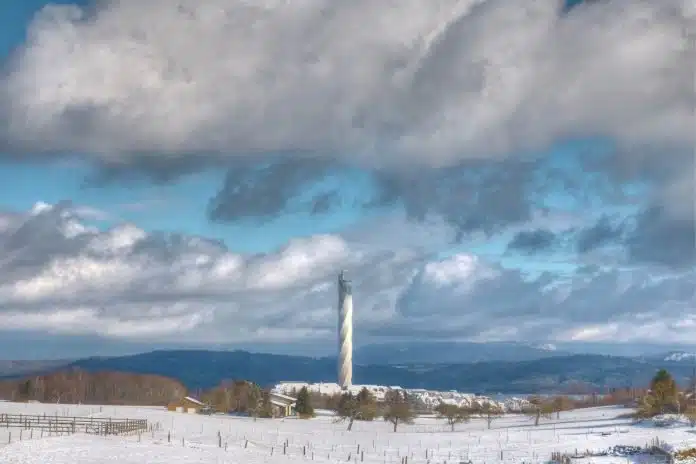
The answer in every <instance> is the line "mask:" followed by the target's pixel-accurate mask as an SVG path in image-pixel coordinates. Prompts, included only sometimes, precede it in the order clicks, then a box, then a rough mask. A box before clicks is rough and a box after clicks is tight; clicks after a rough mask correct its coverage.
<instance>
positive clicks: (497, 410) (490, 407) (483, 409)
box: [477, 402, 504, 429]
mask: <svg viewBox="0 0 696 464" xmlns="http://www.w3.org/2000/svg"><path fill="white" fill-rule="evenodd" d="M477 412H478V413H479V414H481V415H482V416H483V417H484V418H485V419H486V425H487V426H488V428H489V429H490V428H491V426H492V425H493V421H494V420H496V419H497V418H499V417H500V416H502V415H503V414H504V411H503V408H502V407H501V406H499V405H497V404H494V403H491V402H485V403H483V404H482V405H481V406H479V407H478V408H477Z"/></svg>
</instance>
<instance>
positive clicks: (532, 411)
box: [522, 397, 553, 426]
mask: <svg viewBox="0 0 696 464" xmlns="http://www.w3.org/2000/svg"><path fill="white" fill-rule="evenodd" d="M522 412H523V413H524V414H526V415H527V416H528V417H530V418H531V419H533V420H534V425H535V426H536V425H539V421H540V419H541V418H542V417H543V418H544V419H550V418H551V414H552V413H553V405H552V404H551V403H550V402H548V401H544V400H543V399H542V398H539V397H532V398H530V399H529V404H528V405H527V406H526V407H524V408H523V409H522Z"/></svg>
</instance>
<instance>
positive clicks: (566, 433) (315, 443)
mask: <svg viewBox="0 0 696 464" xmlns="http://www.w3.org/2000/svg"><path fill="white" fill-rule="evenodd" d="M626 412H628V411H627V410H626V409H624V408H614V407H606V408H594V409H586V410H580V411H573V412H567V413H562V414H561V417H560V419H558V420H555V419H554V420H546V421H542V423H541V424H540V425H539V426H538V427H534V426H533V424H532V423H531V421H530V420H529V419H527V418H526V417H523V416H508V417H505V418H502V419H499V420H497V421H495V422H494V423H493V429H492V430H487V429H486V423H485V421H483V420H479V419H475V420H473V421H472V422H470V423H468V424H460V425H458V426H457V429H456V431H455V432H451V431H449V428H448V426H446V425H445V424H443V423H442V422H441V421H438V420H435V419H433V418H421V419H419V420H417V421H416V423H415V424H414V425H410V426H400V427H399V430H398V431H397V432H396V433H394V432H392V430H391V427H390V424H386V423H384V422H382V421H375V422H372V423H356V424H355V425H354V427H353V431H351V432H347V431H346V430H345V424H341V423H334V421H333V420H332V418H330V417H318V418H316V419H312V420H301V419H292V418H288V419H285V420H278V419H276V420H261V419H259V420H258V421H253V420H252V419H249V418H239V417H232V416H202V415H189V414H182V413H174V412H168V411H165V410H163V409H162V408H142V407H141V408H138V407H125V406H122V407H114V406H103V407H100V406H77V405H54V404H23V403H22V404H20V403H0V414H1V413H14V414H44V413H45V414H47V415H49V414H50V415H55V414H58V415H67V416H87V415H94V416H95V417H113V418H126V417H127V418H133V419H138V418H143V419H148V420H149V421H150V422H151V423H153V424H159V430H157V431H155V432H148V433H146V434H142V435H141V436H140V437H138V436H129V437H103V436H88V435H84V434H75V435H68V436H59V437H46V436H44V437H43V438H39V435H38V434H37V433H34V434H33V438H32V439H27V437H28V435H27V432H24V433H23V440H22V441H21V442H20V441H19V438H18V433H19V432H18V430H17V429H0V462H2V463H3V464H10V463H22V464H92V463H95V464H96V463H110V462H111V463H119V464H160V463H162V464H165V463H166V464H178V463H218V464H221V463H234V464H240V463H254V464H256V463H284V464H292V463H294V462H307V461H312V460H314V461H317V462H343V463H346V462H353V463H360V462H365V463H369V464H386V463H394V464H402V463H403V462H404V461H403V458H404V457H408V464H445V463H460V462H467V461H469V460H470V461H471V462H472V463H474V464H484V463H489V464H491V463H515V464H520V463H544V462H547V461H548V460H549V458H550V456H551V453H552V452H554V451H562V452H574V451H575V450H576V449H577V450H586V449H594V450H604V449H607V448H609V447H611V446H614V445H637V446H644V445H645V444H647V443H649V442H651V441H653V440H654V439H655V438H659V439H660V440H661V441H663V442H666V443H668V444H669V445H671V446H673V447H677V448H683V447H690V446H696V434H693V433H692V431H691V429H690V428H689V427H688V426H687V425H682V424H679V425H676V426H673V427H668V428H656V427H653V426H649V425H633V424H632V422H631V420H630V419H625V418H621V417H620V416H621V415H623V414H625V413H626ZM10 431H11V432H12V442H11V443H8V435H9V432H10ZM218 434H219V436H220V437H221V438H218ZM168 436H169V437H170V440H168ZM220 442H221V444H222V447H219V444H220ZM284 444H287V445H284ZM284 448H285V452H284V451H283V450H284ZM651 459H652V460H651ZM576 462H582V463H586V464H589V463H596V464H599V463H602V464H607V463H617V464H619V463H620V464H626V463H638V462H641V463H648V462H661V461H658V460H655V459H654V458H650V457H647V456H643V457H602V458H591V459H584V460H578V461H576Z"/></svg>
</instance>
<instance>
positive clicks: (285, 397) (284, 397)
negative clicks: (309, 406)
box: [271, 392, 297, 403]
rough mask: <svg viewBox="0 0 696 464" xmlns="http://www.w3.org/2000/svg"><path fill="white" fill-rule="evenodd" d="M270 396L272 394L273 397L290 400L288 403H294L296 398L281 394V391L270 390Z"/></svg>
mask: <svg viewBox="0 0 696 464" xmlns="http://www.w3.org/2000/svg"><path fill="white" fill-rule="evenodd" d="M271 396H274V397H276V398H279V399H281V400H285V401H287V402H290V403H294V402H295V401H297V399H295V398H293V397H292V396H287V395H283V394H282V393H276V392H272V393H271Z"/></svg>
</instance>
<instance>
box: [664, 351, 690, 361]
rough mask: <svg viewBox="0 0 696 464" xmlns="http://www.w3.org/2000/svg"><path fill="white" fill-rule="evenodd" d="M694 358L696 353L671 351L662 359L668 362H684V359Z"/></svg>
mask: <svg viewBox="0 0 696 464" xmlns="http://www.w3.org/2000/svg"><path fill="white" fill-rule="evenodd" d="M694 358H696V353H686V352H684V351H673V352H672V353H669V354H668V355H667V356H665V358H664V360H665V361H670V362H684V361H693V360H694Z"/></svg>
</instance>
